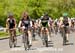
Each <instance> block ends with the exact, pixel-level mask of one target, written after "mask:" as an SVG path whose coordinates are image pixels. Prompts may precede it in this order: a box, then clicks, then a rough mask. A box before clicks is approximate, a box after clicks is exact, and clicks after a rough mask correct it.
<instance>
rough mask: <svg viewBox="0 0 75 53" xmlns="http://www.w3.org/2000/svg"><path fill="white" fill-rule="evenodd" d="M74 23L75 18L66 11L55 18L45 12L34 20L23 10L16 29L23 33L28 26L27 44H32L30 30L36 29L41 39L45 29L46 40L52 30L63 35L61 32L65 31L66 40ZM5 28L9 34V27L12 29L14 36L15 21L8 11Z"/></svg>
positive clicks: (49, 37)
mask: <svg viewBox="0 0 75 53" xmlns="http://www.w3.org/2000/svg"><path fill="white" fill-rule="evenodd" d="M74 23H75V19H70V18H69V17H68V15H67V13H64V14H63V15H62V17H60V18H59V19H55V20H53V19H52V18H51V17H49V16H48V14H47V13H45V14H44V15H43V16H41V18H39V19H37V20H34V19H31V17H30V16H29V15H28V13H27V12H23V14H22V17H21V19H20V21H19V24H18V29H19V30H20V32H21V33H22V34H23V33H24V30H25V29H26V28H28V38H29V46H32V38H33V35H32V34H33V33H32V30H33V31H35V30H38V35H39V36H40V37H41V38H42V39H43V30H44V29H45V30H46V31H45V32H46V34H47V37H48V41H51V34H52V33H54V32H55V34H57V32H60V33H61V35H62V36H64V35H63V34H64V33H65V36H66V42H68V41H69V38H68V35H69V33H70V29H71V28H74ZM6 28H7V29H8V30H9V34H11V29H13V30H14V37H15V38H16V28H17V23H16V19H15V18H14V15H13V14H12V13H9V15H8V18H7V20H6ZM35 36H36V35H35ZM10 37H11V36H10ZM16 39H17V38H16ZM16 39H15V40H16ZM66 42H64V43H63V44H66Z"/></svg>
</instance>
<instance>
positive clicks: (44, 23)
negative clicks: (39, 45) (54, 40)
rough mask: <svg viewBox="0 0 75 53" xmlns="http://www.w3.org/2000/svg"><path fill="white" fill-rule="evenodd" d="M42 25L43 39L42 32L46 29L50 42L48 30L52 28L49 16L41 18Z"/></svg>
mask: <svg viewBox="0 0 75 53" xmlns="http://www.w3.org/2000/svg"><path fill="white" fill-rule="evenodd" d="M40 24H41V37H42V38H43V33H42V32H43V30H44V28H46V33H47V35H48V41H51V39H50V36H49V30H48V28H49V27H50V25H49V16H48V14H45V15H44V16H42V17H41V19H40Z"/></svg>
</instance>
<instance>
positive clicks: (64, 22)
mask: <svg viewBox="0 0 75 53" xmlns="http://www.w3.org/2000/svg"><path fill="white" fill-rule="evenodd" d="M63 24H64V25H65V26H69V22H68V17H65V18H64V19H63Z"/></svg>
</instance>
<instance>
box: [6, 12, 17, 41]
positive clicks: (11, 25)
mask: <svg viewBox="0 0 75 53" xmlns="http://www.w3.org/2000/svg"><path fill="white" fill-rule="evenodd" d="M16 25H17V24H16V20H15V18H14V16H13V14H12V13H9V15H8V18H7V20H6V29H7V30H8V32H9V34H10V38H11V37H12V36H11V33H12V31H11V30H13V31H14V38H15V40H17V39H16Z"/></svg>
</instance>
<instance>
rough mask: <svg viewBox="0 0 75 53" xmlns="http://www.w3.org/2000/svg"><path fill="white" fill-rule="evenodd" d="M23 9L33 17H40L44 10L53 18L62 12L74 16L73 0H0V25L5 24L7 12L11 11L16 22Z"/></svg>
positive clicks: (74, 4) (74, 5) (74, 3)
mask: <svg viewBox="0 0 75 53" xmlns="http://www.w3.org/2000/svg"><path fill="white" fill-rule="evenodd" d="M23 11H27V12H28V13H29V15H30V17H31V18H34V19H37V18H40V16H41V15H43V14H44V13H45V12H48V14H49V15H50V16H52V17H53V18H54V19H55V18H58V17H60V16H61V15H62V13H64V12H67V13H68V14H69V16H70V17H74V16H75V15H74V14H75V0H0V25H2V26H5V23H6V22H5V21H6V18H7V15H8V12H13V14H14V17H15V18H16V20H17V23H18V22H19V20H20V18H21V14H22V12H23Z"/></svg>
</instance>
